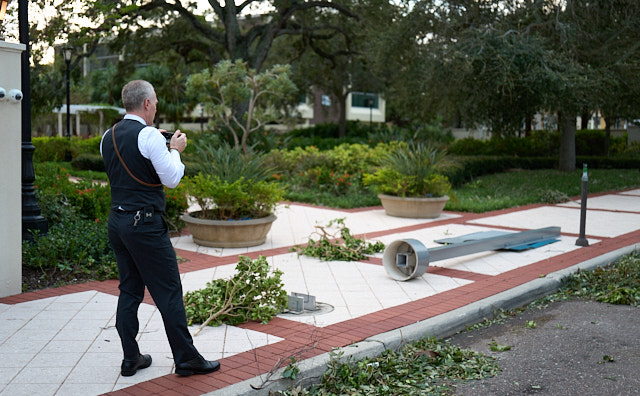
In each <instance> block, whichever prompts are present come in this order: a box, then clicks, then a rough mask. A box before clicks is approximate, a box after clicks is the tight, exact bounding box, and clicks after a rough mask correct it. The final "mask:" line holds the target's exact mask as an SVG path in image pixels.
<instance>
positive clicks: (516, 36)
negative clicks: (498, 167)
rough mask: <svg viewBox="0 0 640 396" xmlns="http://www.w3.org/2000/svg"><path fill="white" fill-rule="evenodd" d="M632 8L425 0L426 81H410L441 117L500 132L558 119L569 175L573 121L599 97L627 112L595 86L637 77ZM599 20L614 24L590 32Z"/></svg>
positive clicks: (548, 1) (544, 0) (621, 3)
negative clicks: (552, 116)
mask: <svg viewBox="0 0 640 396" xmlns="http://www.w3.org/2000/svg"><path fill="white" fill-rule="evenodd" d="M631 3H632V0H616V1H593V2H582V1H572V0H567V1H564V2H556V1H552V0H524V1H520V2H509V1H502V0H492V1H486V2H477V1H473V0H451V1H447V2H440V1H436V0H424V1H423V2H421V6H420V7H416V9H415V10H414V13H417V14H415V15H414V16H413V17H414V18H415V19H417V20H420V19H423V20H425V21H428V23H425V24H423V26H427V27H428V29H426V30H419V31H418V32H419V33H420V34H416V36H417V37H420V38H422V40H423V44H422V45H421V47H422V48H421V52H420V56H421V58H420V59H421V61H422V62H423V67H422V69H421V70H422V72H423V78H422V79H420V80H415V79H414V80H411V83H412V84H414V83H415V82H414V81H418V82H419V84H421V87H420V90H421V91H422V92H425V93H426V94H425V95H424V96H425V98H426V102H427V103H428V104H430V105H432V106H434V107H436V108H438V109H439V111H440V112H443V113H444V112H447V113H448V114H453V113H454V112H455V111H459V114H460V115H461V118H462V121H463V122H464V123H466V124H471V123H476V122H479V123H488V124H489V125H490V126H491V127H492V129H493V131H494V132H496V133H513V132H515V131H518V130H520V129H521V128H522V125H524V124H525V121H526V120H527V119H528V118H529V117H530V116H531V115H532V114H533V113H534V112H537V111H550V112H557V113H558V116H559V129H560V131H561V134H562V138H561V146H560V155H559V168H560V169H562V170H573V169H575V129H576V126H575V122H576V115H577V114H580V113H581V112H583V111H584V109H585V108H594V107H596V105H597V104H598V100H601V99H611V100H610V102H612V103H617V104H618V105H620V107H624V108H627V106H628V105H622V102H620V100H624V98H623V96H621V95H617V96H615V99H613V98H612V97H611V95H600V93H601V91H599V89H601V87H611V85H610V83H611V82H616V81H617V82H618V83H620V78H623V76H626V78H629V77H630V73H629V71H630V70H638V69H637V64H638V62H637V60H636V59H637V53H638V51H637V49H638V42H639V40H640V37H638V35H639V34H640V33H638V29H637V24H638V23H639V22H640V19H639V15H640V13H638V12H637V11H636V10H637V9H638V8H639V6H638V3H637V2H633V3H634V4H633V5H632V4H631ZM622 15H624V16H625V17H624V18H623V17H622ZM630 15H631V16H630ZM599 20H603V21H605V22H603V23H604V25H606V26H609V25H611V27H609V28H606V26H605V29H604V30H605V32H606V33H602V32H601V30H599V29H598V28H596V27H593V26H591V23H592V22H595V25H598V24H599V23H600V22H598V21H599ZM634 23H635V26H636V29H635V30H634V29H633V26H634ZM414 26H419V25H418V24H414ZM618 54H619V55H618ZM611 58H614V59H615V60H614V61H612V62H611V61H610V62H605V60H606V59H611ZM627 60H628V61H627ZM596 61H597V62H596ZM620 63H622V64H623V65H624V67H622V66H623V65H621V67H619V68H616V67H615V64H620ZM634 65H635V66H634ZM622 70H625V72H622ZM638 75H640V74H638ZM638 80H639V79H638V78H634V79H633V83H635V86H638V85H640V81H638ZM633 83H632V84H633ZM636 92H637V91H636ZM602 103H604V102H602ZM599 106H603V105H602V104H600V105H599ZM613 107H614V108H620V107H619V106H617V105H615V106H613Z"/></svg>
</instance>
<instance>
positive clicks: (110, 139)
mask: <svg viewBox="0 0 640 396" xmlns="http://www.w3.org/2000/svg"><path fill="white" fill-rule="evenodd" d="M122 103H123V104H124V108H125V110H126V111H127V114H126V115H125V116H124V119H123V120H122V121H120V122H118V123H116V125H114V126H113V127H112V128H111V129H109V130H108V131H107V132H106V133H105V134H104V136H103V137H102V142H101V144H100V152H101V153H102V157H103V159H104V164H105V169H106V171H107V176H108V177H109V184H110V186H111V213H110V214H109V226H108V229H109V242H110V243H111V247H112V248H113V251H114V252H115V255H116V260H117V263H118V271H119V278H120V285H119V289H120V296H119V298H118V309H117V313H116V328H117V330H118V334H119V335H120V340H121V342H122V350H123V352H124V359H123V360H122V366H121V372H120V373H121V374H122V375H123V376H131V375H134V374H135V373H136V371H138V370H140V369H144V368H147V367H149V366H150V365H151V356H149V355H142V354H141V353H140V349H139V347H138V343H137V341H136V336H137V334H138V328H139V324H138V307H139V306H140V303H141V302H142V299H143V297H144V288H145V286H146V287H147V289H148V290H149V293H150V294H151V297H153V300H154V301H155V303H156V306H157V307H158V310H160V313H161V314H162V320H163V322H164V327H165V331H166V333H167V338H168V339H169V344H170V346H171V351H172V352H173V359H174V362H175V365H176V374H178V375H183V376H187V375H192V374H207V373H211V372H214V371H216V370H218V369H219V368H220V364H219V363H218V362H217V361H208V360H205V359H204V358H203V357H202V356H201V355H200V354H199V353H198V351H197V350H196V348H195V347H194V345H193V339H192V338H191V334H190V333H189V330H188V327H187V319H186V314H185V310H184V305H183V299H182V298H183V296H182V284H181V282H180V274H179V272H178V263H177V261H176V255H175V251H174V249H173V246H172V245H171V240H170V239H169V230H168V226H167V223H166V222H165V220H164V218H163V212H164V210H165V194H164V189H163V185H165V186H167V187H169V188H174V187H176V186H177V185H178V183H179V182H180V179H181V178H182V176H183V175H184V164H182V161H181V159H180V153H182V152H183V151H184V149H185V148H186V147H187V137H186V135H185V134H183V133H181V132H180V131H179V130H178V131H176V133H175V134H174V135H173V137H172V138H171V142H170V144H169V149H168V150H167V146H166V138H165V137H164V136H163V135H162V133H161V131H159V130H158V129H156V128H154V127H153V126H151V125H152V124H153V120H154V118H155V115H156V105H157V104H158V100H157V98H156V93H155V91H154V89H153V86H152V85H151V84H150V83H149V82H147V81H143V80H135V81H131V82H129V83H128V84H126V85H125V86H124V88H122Z"/></svg>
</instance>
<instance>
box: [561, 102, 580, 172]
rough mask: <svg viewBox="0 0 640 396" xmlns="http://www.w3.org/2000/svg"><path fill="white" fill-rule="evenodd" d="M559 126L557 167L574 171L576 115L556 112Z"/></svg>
mask: <svg viewBox="0 0 640 396" xmlns="http://www.w3.org/2000/svg"><path fill="white" fill-rule="evenodd" d="M558 119H559V120H560V121H559V125H558V126H559V128H560V150H559V158H558V169H559V170H561V171H566V172H569V171H574V170H575V169H576V115H575V114H567V113H562V114H558Z"/></svg>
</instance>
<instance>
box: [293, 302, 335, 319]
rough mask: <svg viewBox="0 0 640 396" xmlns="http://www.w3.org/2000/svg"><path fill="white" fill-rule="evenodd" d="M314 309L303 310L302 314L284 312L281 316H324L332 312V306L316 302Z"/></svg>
mask: <svg viewBox="0 0 640 396" xmlns="http://www.w3.org/2000/svg"><path fill="white" fill-rule="evenodd" d="M316 308H317V309H314V310H309V309H305V310H303V311H302V312H293V311H284V312H283V313H282V314H281V315H283V316H316V315H324V314H327V313H329V312H333V309H334V308H333V305H331V304H327V303H323V302H316Z"/></svg>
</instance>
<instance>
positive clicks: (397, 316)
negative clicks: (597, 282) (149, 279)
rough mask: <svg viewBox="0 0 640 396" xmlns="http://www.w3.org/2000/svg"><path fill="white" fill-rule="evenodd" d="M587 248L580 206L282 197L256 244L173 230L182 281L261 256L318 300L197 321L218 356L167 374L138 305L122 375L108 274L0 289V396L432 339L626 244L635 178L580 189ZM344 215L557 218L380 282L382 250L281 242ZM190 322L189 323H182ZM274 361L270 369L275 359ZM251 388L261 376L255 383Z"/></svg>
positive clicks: (162, 338) (507, 223) (456, 229)
mask: <svg viewBox="0 0 640 396" xmlns="http://www.w3.org/2000/svg"><path fill="white" fill-rule="evenodd" d="M588 208H589V210H588V212H587V227H586V230H587V232H586V233H587V238H588V240H589V244H590V246H589V247H578V246H576V245H575V241H576V239H577V237H578V232H579V220H580V210H579V209H580V204H579V201H572V202H569V203H566V204H561V205H530V206H525V207H520V208H514V209H509V210H503V211H496V212H489V213H483V214H468V213H456V212H445V213H444V214H443V215H442V216H441V217H440V218H438V219H434V220H425V219H401V218H395V217H390V216H387V215H385V213H384V211H383V210H382V209H381V208H367V209H362V210H353V211H341V210H332V209H326V208H318V207H314V206H310V205H301V204H289V205H282V206H280V207H279V208H278V212H277V216H278V220H277V221H276V222H275V223H274V225H273V228H272V230H271V232H270V234H269V237H268V240H267V243H265V244H263V245H261V246H257V247H254V248H244V249H214V248H202V247H199V246H197V245H195V244H193V242H192V240H191V237H190V236H188V235H185V236H181V237H176V238H174V239H173V242H174V246H175V247H176V249H177V252H178V255H179V256H181V257H182V258H185V259H187V260H188V261H187V262H185V263H183V264H180V270H181V273H182V282H183V287H184V290H185V292H186V291H190V290H196V289H199V288H202V287H204V286H205V284H206V283H207V282H208V281H211V280H212V279H218V278H228V277H230V276H231V275H232V274H233V271H234V267H235V264H236V263H237V261H238V256H239V255H247V256H249V257H252V258H255V257H257V256H258V255H263V256H266V257H267V258H268V260H269V263H270V264H271V265H272V266H273V267H275V268H278V269H280V270H282V271H283V273H284V275H283V277H282V279H283V281H284V284H285V289H286V291H287V293H292V292H298V293H305V294H310V295H313V296H315V297H316V299H317V301H318V302H319V303H320V306H321V308H322V309H320V310H319V311H314V312H305V313H303V314H299V315H295V314H281V315H279V316H278V317H277V318H274V319H273V320H272V321H270V322H269V323H268V324H265V325H261V324H258V323H246V324H243V325H240V326H219V327H209V328H206V329H205V330H203V331H202V332H201V333H200V334H199V335H198V336H196V337H194V342H195V344H196V346H197V348H198V349H199V351H200V352H201V353H202V354H203V355H204V356H205V357H206V358H208V359H218V360H220V362H221V365H222V368H221V370H220V371H219V372H216V373H213V374H211V375H206V376H192V377H186V378H185V377H179V376H177V375H175V374H173V369H174V367H173V360H172V357H171V352H170V348H169V345H168V342H167V340H166V335H165V334H164V330H163V326H162V321H161V318H160V315H159V313H158V312H157V310H156V308H155V305H153V302H152V301H151V299H150V298H149V297H148V296H147V298H146V299H145V302H144V303H143V304H142V305H141V308H140V315H139V316H140V326H141V333H140V336H139V337H140V346H141V349H142V351H143V353H149V354H151V355H152V357H153V364H152V366H151V367H149V368H147V369H145V370H141V371H139V372H138V373H137V374H136V375H134V376H133V377H122V376H120V375H119V373H120V363H121V359H122V354H121V349H120V340H119V338H118V335H117V332H116V330H115V328H114V323H115V311H116V302H117V294H118V289H117V282H116V281H107V282H89V283H84V284H80V285H73V286H66V287H60V288H52V289H47V290H41V291H37V292H31V293H23V294H20V295H15V296H10V297H5V298H1V299H0V395H12V396H13V395H23V394H24V395H33V394H37V395H78V394H81V395H98V394H105V393H109V394H113V395H151V394H161V395H202V394H208V393H213V394H229V395H237V394H243V393H267V389H282V388H283V387H286V386H287V385H288V384H287V383H286V382H284V381H274V380H275V379H277V378H279V375H278V374H279V372H280V371H281V370H282V369H283V368H285V367H286V366H287V365H288V364H289V363H290V362H291V357H295V359H296V361H298V362H299V363H297V366H298V367H299V368H300V369H301V370H302V372H301V374H300V375H299V376H300V377H303V378H308V377H312V376H319V375H321V373H322V371H323V369H324V366H325V364H326V362H327V361H328V359H329V352H330V351H332V350H334V349H335V348H342V349H343V351H344V352H345V354H346V355H353V356H355V357H357V356H360V355H365V354H366V355H369V354H373V353H380V352H381V351H382V350H383V349H384V348H385V347H386V348H393V347H395V346H397V345H399V344H400V343H401V342H406V341H410V340H412V339H416V338H420V337H426V336H435V337H444V336H447V335H450V334H452V333H453V332H455V331H457V330H459V329H461V328H463V327H464V326H465V325H466V324H472V323H475V322H477V321H479V320H481V319H482V318H483V317H485V316H489V315H491V313H492V312H493V311H494V310H495V309H499V308H506V309H508V308H513V307H516V306H521V305H523V304H525V303H527V302H529V301H531V300H533V299H535V298H537V297H539V296H541V295H544V294H546V293H549V292H551V291H553V290H554V289H556V288H557V287H558V286H559V284H560V282H561V279H562V278H563V277H565V276H567V275H568V274H569V273H571V272H573V271H575V270H577V268H583V269H585V268H593V267H595V266H598V265H605V264H607V263H608V262H611V261H614V260H615V259H616V258H618V257H620V256H622V255H623V254H626V253H628V252H630V251H632V250H633V249H635V248H636V246H638V247H640V246H639V245H640V244H639V242H640V189H638V190H632V191H624V192H619V193H609V194H601V195H592V196H590V197H589V200H588ZM337 218H345V224H346V225H347V227H348V228H349V229H350V230H351V233H352V234H354V235H357V236H360V237H362V236H365V237H366V238H367V239H374V240H380V241H382V242H384V243H385V244H389V243H390V242H393V241H395V240H399V239H406V238H413V239H417V240H419V241H421V242H422V243H424V244H425V245H426V246H427V247H429V248H430V247H435V246H439V245H438V244H437V243H435V242H433V241H434V240H437V239H442V238H450V237H455V236H459V235H465V234H469V233H474V232H479V231H488V230H505V231H524V230H530V229H536V228H543V227H549V226H559V227H561V232H562V236H561V238H560V240H559V241H558V242H556V243H553V244H550V245H546V246H542V247H540V248H536V249H530V250H526V251H522V252H509V251H491V252H483V253H476V254H473V255H468V256H463V257H458V258H454V259H448V260H443V261H437V262H434V263H431V264H430V266H429V270H428V272H427V273H426V274H424V275H423V276H421V277H419V278H416V279H412V280H409V281H406V282H397V281H394V280H392V279H391V278H390V277H389V276H388V275H387V274H386V272H385V270H384V268H383V266H382V259H381V257H382V254H378V255H377V256H376V257H373V258H371V259H370V260H367V261H363V262H335V261H334V262H331V261H330V262H325V261H320V260H319V259H315V258H309V257H305V256H300V257H299V256H297V255H296V254H295V253H291V252H289V249H290V248H291V247H292V246H294V245H296V244H304V243H305V242H306V240H307V238H308V237H309V236H310V235H311V233H312V232H313V231H314V226H315V225H318V224H319V225H326V224H327V223H328V222H329V221H330V220H333V219H337ZM195 329H196V327H194V328H193V329H192V330H193V331H195ZM278 369H279V370H280V371H278ZM255 388H262V391H257V390H255Z"/></svg>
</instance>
